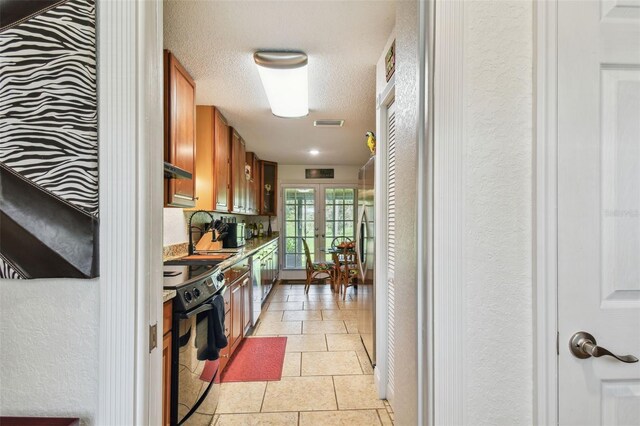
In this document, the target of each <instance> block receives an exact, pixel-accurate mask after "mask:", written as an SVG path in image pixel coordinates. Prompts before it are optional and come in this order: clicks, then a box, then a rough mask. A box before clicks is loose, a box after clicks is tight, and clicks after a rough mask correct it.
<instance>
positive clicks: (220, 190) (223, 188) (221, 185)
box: [210, 107, 231, 212]
mask: <svg viewBox="0 0 640 426" xmlns="http://www.w3.org/2000/svg"><path fill="white" fill-rule="evenodd" d="M210 108H213V107H210ZM213 139H214V157H215V161H214V163H213V170H214V184H213V186H214V200H215V210H217V211H220V212H229V211H231V206H230V203H229V200H230V197H231V128H230V127H229V125H228V124H227V120H225V118H224V117H223V116H222V114H220V111H218V110H217V109H215V114H214V122H213Z"/></svg>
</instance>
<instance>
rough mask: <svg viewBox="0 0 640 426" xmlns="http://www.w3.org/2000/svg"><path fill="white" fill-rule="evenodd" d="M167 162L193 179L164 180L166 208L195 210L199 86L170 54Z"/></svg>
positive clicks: (167, 56)
mask: <svg viewBox="0 0 640 426" xmlns="http://www.w3.org/2000/svg"><path fill="white" fill-rule="evenodd" d="M164 83H165V88H164V159H165V161H167V162H169V163H171V164H173V165H174V166H177V167H179V168H181V169H183V170H186V171H187V172H189V173H191V174H192V175H193V178H192V179H173V178H170V179H169V178H167V179H165V205H166V206H168V207H193V206H195V176H196V164H195V161H196V102H195V99H196V84H195V82H194V81H193V78H191V76H190V75H189V73H188V72H187V70H186V69H185V68H184V67H183V66H182V65H181V64H180V62H178V60H177V59H176V58H175V56H173V55H172V54H171V53H170V52H169V51H168V50H165V51H164Z"/></svg>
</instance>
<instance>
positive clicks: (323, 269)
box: [300, 238, 335, 294]
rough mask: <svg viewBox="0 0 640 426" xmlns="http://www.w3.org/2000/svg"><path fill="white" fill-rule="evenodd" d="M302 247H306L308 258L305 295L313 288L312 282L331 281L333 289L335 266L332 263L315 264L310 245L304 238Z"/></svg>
mask: <svg viewBox="0 0 640 426" xmlns="http://www.w3.org/2000/svg"><path fill="white" fill-rule="evenodd" d="M300 239H301V240H302V245H303V246H304V254H305V256H306V257H307V268H306V271H307V283H306V284H305V286H304V292H305V294H306V293H308V292H309V288H310V287H311V281H313V280H318V281H324V280H326V279H327V278H328V279H330V280H331V287H332V288H333V285H334V281H335V265H334V264H333V263H332V262H313V261H312V260H311V253H310V252H309V245H308V244H307V241H306V240H305V239H304V238H300Z"/></svg>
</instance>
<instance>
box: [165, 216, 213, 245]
mask: <svg viewBox="0 0 640 426" xmlns="http://www.w3.org/2000/svg"><path fill="white" fill-rule="evenodd" d="M202 214H203V215H204V213H202ZM163 215H164V216H163V233H162V236H163V246H165V247H166V246H170V245H173V244H180V243H186V242H188V241H189V234H187V220H188V219H187V217H185V214H184V210H182V209H177V208H175V207H167V208H164V209H163ZM194 219H195V218H194Z"/></svg>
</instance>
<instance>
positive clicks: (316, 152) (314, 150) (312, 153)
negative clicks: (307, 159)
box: [309, 149, 320, 155]
mask: <svg viewBox="0 0 640 426" xmlns="http://www.w3.org/2000/svg"><path fill="white" fill-rule="evenodd" d="M309 154H311V155H318V154H320V151H318V150H317V149H312V150H311V151H309Z"/></svg>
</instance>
